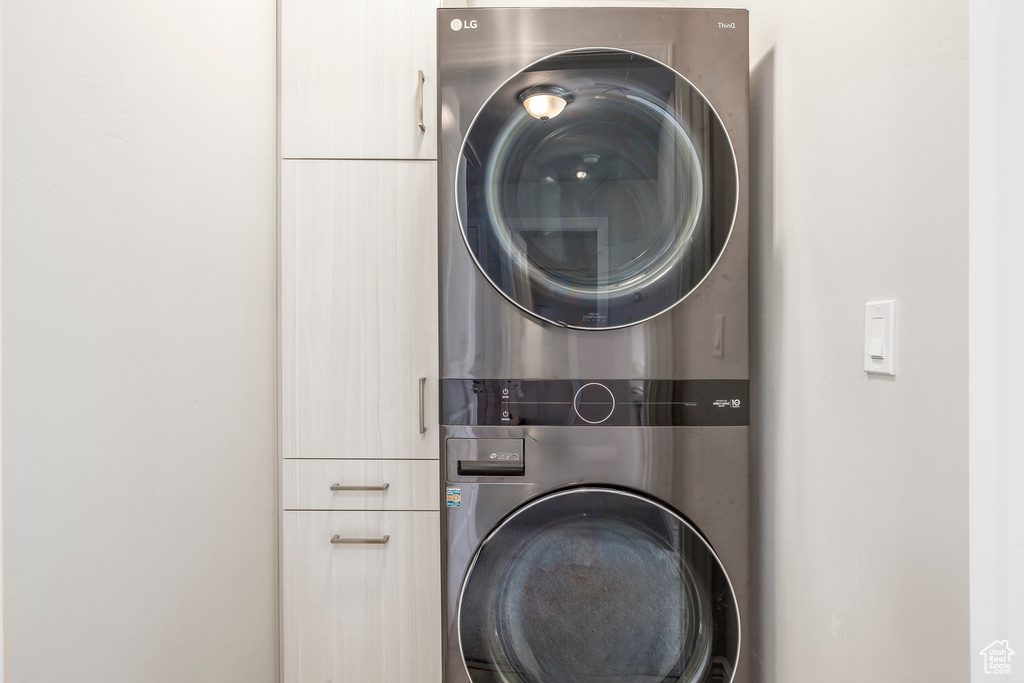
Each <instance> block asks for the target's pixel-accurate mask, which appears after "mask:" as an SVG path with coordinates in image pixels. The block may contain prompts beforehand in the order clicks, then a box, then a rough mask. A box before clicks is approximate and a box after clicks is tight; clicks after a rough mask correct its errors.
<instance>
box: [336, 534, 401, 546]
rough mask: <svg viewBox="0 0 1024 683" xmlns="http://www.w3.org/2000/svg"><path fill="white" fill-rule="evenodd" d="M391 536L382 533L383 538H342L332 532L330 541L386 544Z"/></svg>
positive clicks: (351, 543) (347, 543)
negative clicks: (332, 535)
mask: <svg viewBox="0 0 1024 683" xmlns="http://www.w3.org/2000/svg"><path fill="white" fill-rule="evenodd" d="M390 540H391V536H389V535H387V534H384V536H383V538H342V537H341V536H339V535H338V534H334V537H333V538H332V539H331V543H333V544H334V545H387V544H388V541H390Z"/></svg>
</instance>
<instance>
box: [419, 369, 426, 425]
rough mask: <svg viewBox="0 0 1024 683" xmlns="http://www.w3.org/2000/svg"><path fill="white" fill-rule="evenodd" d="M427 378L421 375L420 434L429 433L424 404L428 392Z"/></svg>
mask: <svg viewBox="0 0 1024 683" xmlns="http://www.w3.org/2000/svg"><path fill="white" fill-rule="evenodd" d="M426 388H427V378H426V377H420V434H426V433H427V413H426V410H425V409H424V406H423V401H424V394H426Z"/></svg>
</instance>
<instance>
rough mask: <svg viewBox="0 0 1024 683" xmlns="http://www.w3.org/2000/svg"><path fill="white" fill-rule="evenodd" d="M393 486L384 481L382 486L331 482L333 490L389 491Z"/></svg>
mask: <svg viewBox="0 0 1024 683" xmlns="http://www.w3.org/2000/svg"><path fill="white" fill-rule="evenodd" d="M389 488H391V484H389V483H388V482H384V483H383V484H381V485H380V486H342V485H341V484H331V490H332V491H387V490H388V489H389Z"/></svg>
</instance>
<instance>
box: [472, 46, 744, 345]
mask: <svg viewBox="0 0 1024 683" xmlns="http://www.w3.org/2000/svg"><path fill="white" fill-rule="evenodd" d="M737 179H738V172H737V169H736V160H735V156H734V154H733V149H732V143H731V142H730V140H729V136H728V133H727V132H726V130H725V126H724V125H723V124H722V121H721V120H720V119H719V117H718V114H717V113H716V112H715V111H714V109H713V108H712V107H711V105H710V104H709V103H708V102H707V100H706V99H705V98H704V96H703V95H702V94H701V93H700V91H698V90H697V89H696V88H695V87H694V86H693V85H692V84H691V83H690V82H689V81H687V80H686V79H685V78H683V77H682V76H680V75H679V74H678V73H676V72H675V71H673V70H672V69H670V68H669V67H667V66H665V65H664V64H662V63H660V62H657V61H655V60H653V59H650V58H648V57H644V56H642V55H639V54H636V53H633V52H626V51H622V50H611V49H585V50H572V51H569V52H563V53H559V54H556V55H552V56H550V57H546V58H545V59H542V60H540V61H539V62H536V63H534V64H533V65H531V66H529V67H527V68H526V69H524V70H523V71H521V72H519V73H517V74H516V75H514V76H513V77H512V78H510V79H509V80H508V81H506V82H505V83H504V84H503V85H502V86H501V87H500V88H498V90H497V91H495V92H494V94H492V95H491V97H490V98H489V99H488V100H487V102H486V103H485V104H484V106H483V108H481V110H480V111H479V113H478V114H477V116H476V118H475V119H474V120H473V123H472V125H471V126H470V128H469V132H468V133H467V135H466V139H465V141H464V142H463V147H462V155H461V159H460V160H459V171H458V182H457V184H456V187H457V197H456V202H457V205H458V216H459V221H460V224H461V228H462V233H463V236H464V237H465V240H466V245H467V246H468V247H469V251H470V253H471V254H472V256H473V258H474V259H475V260H476V263H477V265H478V266H479V267H480V270H481V271H482V272H483V273H484V275H485V276H486V277H487V279H488V280H489V281H490V282H491V284H493V285H494V287H495V288H497V290H498V291H499V292H501V293H502V294H503V295H504V296H505V297H506V298H508V299H509V300H510V301H511V302H512V303H514V304H515V305H516V306H518V307H520V308H521V309H523V310H524V311H527V312H528V313H530V314H532V315H534V316H537V317H538V318H541V319H543V320H545V321H547V322H550V323H553V324H556V325H560V326H567V327H573V328H580V329H610V328H617V327H625V326H628V325H633V324H636V323H639V322H643V321H644V320H648V319H650V318H652V317H654V316H656V315H658V314H659V313H661V312H663V311H665V310H667V309H669V308H671V307H672V306H674V305H676V304H677V303H679V302H680V301H682V300H683V299H684V298H685V297H686V296H687V295H688V294H690V292H692V291H693V290H694V289H696V288H697V286H698V285H699V284H700V283H701V282H702V281H703V279H704V278H705V277H706V276H707V275H708V273H709V272H710V271H711V269H712V268H713V267H714V265H715V263H716V262H717V261H718V258H719V257H720V256H721V254H722V251H723V249H724V248H725V245H726V242H727V241H728V238H729V233H730V232H731V230H732V225H733V220H734V219H735V216H736V206H737V204H736V203H737V196H738V194H737V183H738V180H737Z"/></svg>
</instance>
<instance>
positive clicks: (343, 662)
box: [282, 511, 441, 683]
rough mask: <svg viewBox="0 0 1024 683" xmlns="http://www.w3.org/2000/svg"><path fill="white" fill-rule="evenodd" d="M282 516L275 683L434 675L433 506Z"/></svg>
mask: <svg viewBox="0 0 1024 683" xmlns="http://www.w3.org/2000/svg"><path fill="white" fill-rule="evenodd" d="M283 517H284V519H283V527H284V530H283V539H282V541H283V544H282V545H283V551H284V561H283V563H282V599H283V615H282V616H283V626H284V655H283V656H284V661H283V673H284V679H283V683H325V682H326V681H331V682H333V683H438V682H439V681H440V679H441V630H440V623H441V603H440V600H439V599H438V591H439V586H440V583H441V574H440V572H441V568H440V567H441V558H440V544H439V543H438V542H437V535H438V525H439V524H440V520H439V513H438V512H436V511H435V512H285V513H284V515H283ZM384 538H387V543H382V542H381V541H382V540H383V539H384ZM332 539H333V542H332ZM342 541H345V542H342Z"/></svg>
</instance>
